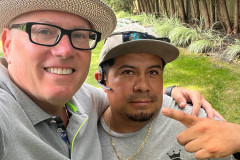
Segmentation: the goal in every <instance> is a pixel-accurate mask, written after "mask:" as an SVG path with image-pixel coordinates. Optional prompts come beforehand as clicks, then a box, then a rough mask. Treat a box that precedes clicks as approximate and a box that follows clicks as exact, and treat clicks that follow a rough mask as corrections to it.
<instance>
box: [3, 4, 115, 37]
mask: <svg viewBox="0 0 240 160" xmlns="http://www.w3.org/2000/svg"><path fill="white" fill-rule="evenodd" d="M0 6H1V10H0V22H1V23H0V34H1V32H2V30H3V28H5V27H8V25H9V23H10V22H11V21H12V20H13V19H14V18H16V17H17V16H19V15H22V14H24V13H28V12H33V11H42V10H51V11H62V12H68V13H72V14H76V15H78V16H80V17H83V18H85V19H87V20H88V21H89V22H90V23H91V24H92V26H93V27H94V29H95V30H96V31H99V32H101V33H102V38H101V39H105V38H106V37H108V35H109V34H111V33H112V32H113V30H114V29H115V27H116V24H117V20H116V16H115V14H114V12H113V11H112V9H111V8H110V7H108V6H107V5H106V4H105V3H103V2H101V1H100V0H77V1H76V0H1V1H0ZM63 21H64V19H63Z"/></svg>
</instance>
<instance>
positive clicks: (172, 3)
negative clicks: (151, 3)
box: [169, 0, 175, 18]
mask: <svg viewBox="0 0 240 160" xmlns="http://www.w3.org/2000/svg"><path fill="white" fill-rule="evenodd" d="M169 3H170V16H171V17H172V18H173V17H174V14H175V8H174V2H173V0H169Z"/></svg>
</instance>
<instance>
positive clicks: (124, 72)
mask: <svg viewBox="0 0 240 160" xmlns="http://www.w3.org/2000/svg"><path fill="white" fill-rule="evenodd" d="M123 74H133V72H132V71H130V70H125V71H123Z"/></svg>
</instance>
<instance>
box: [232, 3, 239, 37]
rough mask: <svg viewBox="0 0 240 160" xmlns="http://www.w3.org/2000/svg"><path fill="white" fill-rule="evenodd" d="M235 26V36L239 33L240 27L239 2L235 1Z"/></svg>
mask: <svg viewBox="0 0 240 160" xmlns="http://www.w3.org/2000/svg"><path fill="white" fill-rule="evenodd" d="M234 6H235V8H234V26H233V34H237V33H238V27H239V0H235V2H234Z"/></svg>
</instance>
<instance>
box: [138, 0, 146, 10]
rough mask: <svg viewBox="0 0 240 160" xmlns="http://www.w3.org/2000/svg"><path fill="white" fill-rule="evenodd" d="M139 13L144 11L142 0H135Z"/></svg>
mask: <svg viewBox="0 0 240 160" xmlns="http://www.w3.org/2000/svg"><path fill="white" fill-rule="evenodd" d="M137 4H138V10H139V13H142V12H144V8H143V3H142V0H137Z"/></svg>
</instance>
